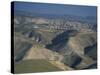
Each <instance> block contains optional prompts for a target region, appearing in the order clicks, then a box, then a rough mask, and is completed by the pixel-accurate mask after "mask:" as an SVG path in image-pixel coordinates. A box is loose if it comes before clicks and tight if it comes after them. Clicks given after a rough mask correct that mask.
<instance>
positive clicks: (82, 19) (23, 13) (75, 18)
mask: <svg viewBox="0 0 100 75" xmlns="http://www.w3.org/2000/svg"><path fill="white" fill-rule="evenodd" d="M14 15H15V16H27V17H42V18H47V19H52V18H53V19H57V18H63V19H66V20H69V21H79V22H86V23H90V24H96V23H97V18H96V17H94V16H87V17H82V16H75V15H70V14H63V15H58V14H45V13H32V12H26V11H19V10H15V11H14Z"/></svg>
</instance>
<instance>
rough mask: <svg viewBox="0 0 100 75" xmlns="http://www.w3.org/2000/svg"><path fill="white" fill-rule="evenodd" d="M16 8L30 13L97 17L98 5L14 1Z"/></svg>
mask: <svg viewBox="0 0 100 75" xmlns="http://www.w3.org/2000/svg"><path fill="white" fill-rule="evenodd" d="M65 9H66V10H65ZM14 10H15V11H16V10H19V11H26V12H30V13H41V14H56V15H69V14H70V15H75V16H82V17H88V16H92V17H96V16H97V7H96V6H81V5H67V4H66V5H65V4H49V3H34V2H19V1H14Z"/></svg>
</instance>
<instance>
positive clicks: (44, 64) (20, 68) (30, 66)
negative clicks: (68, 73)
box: [14, 59, 61, 73]
mask: <svg viewBox="0 0 100 75" xmlns="http://www.w3.org/2000/svg"><path fill="white" fill-rule="evenodd" d="M14 71H15V73H32V72H47V71H49V72H50V71H61V69H59V68H57V67H55V66H54V65H52V64H51V63H49V62H48V61H47V60H43V59H36V60H35V59H34V60H24V61H21V62H18V63H16V64H15V70H14Z"/></svg>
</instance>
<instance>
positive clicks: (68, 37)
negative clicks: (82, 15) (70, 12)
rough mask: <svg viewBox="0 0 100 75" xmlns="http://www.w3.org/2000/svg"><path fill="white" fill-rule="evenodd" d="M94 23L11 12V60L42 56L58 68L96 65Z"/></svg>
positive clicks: (31, 58) (82, 67)
mask: <svg viewBox="0 0 100 75" xmlns="http://www.w3.org/2000/svg"><path fill="white" fill-rule="evenodd" d="M96 27H97V26H96V24H91V23H88V22H81V21H75V20H74V21H73V20H67V19H65V18H47V17H46V18H44V17H27V16H19V15H17V16H16V15H15V16H14V60H15V64H16V63H19V62H20V61H24V60H35V59H43V60H47V61H49V62H50V63H51V64H52V65H55V66H56V67H58V68H60V69H62V70H76V69H90V68H91V69H93V68H97V30H96V29H97V28H96ZM40 63H41V62H40Z"/></svg>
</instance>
